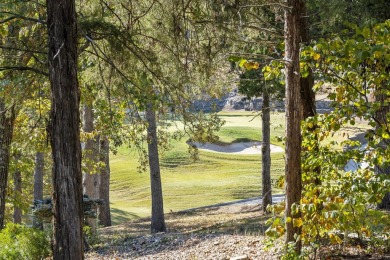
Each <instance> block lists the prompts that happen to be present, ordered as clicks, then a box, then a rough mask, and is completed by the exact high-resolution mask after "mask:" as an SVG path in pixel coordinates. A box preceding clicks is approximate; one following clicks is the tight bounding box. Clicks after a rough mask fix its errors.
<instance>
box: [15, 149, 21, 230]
mask: <svg viewBox="0 0 390 260" xmlns="http://www.w3.org/2000/svg"><path fill="white" fill-rule="evenodd" d="M19 159H20V154H18V155H16V156H15V160H16V161H17V160H19ZM13 177H14V213H13V220H14V223H16V224H21V223H22V210H21V208H20V207H19V206H18V204H19V203H18V200H19V199H20V198H21V195H22V173H21V172H20V170H19V169H16V171H15V172H14V176H13Z"/></svg>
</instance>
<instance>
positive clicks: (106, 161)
mask: <svg viewBox="0 0 390 260" xmlns="http://www.w3.org/2000/svg"><path fill="white" fill-rule="evenodd" d="M100 163H101V164H102V165H104V166H103V167H102V168H100V188H99V198H100V199H103V200H104V202H103V204H102V205H100V206H99V224H100V225H103V226H105V227H108V226H111V213H110V142H109V140H108V138H107V137H105V136H101V137H100Z"/></svg>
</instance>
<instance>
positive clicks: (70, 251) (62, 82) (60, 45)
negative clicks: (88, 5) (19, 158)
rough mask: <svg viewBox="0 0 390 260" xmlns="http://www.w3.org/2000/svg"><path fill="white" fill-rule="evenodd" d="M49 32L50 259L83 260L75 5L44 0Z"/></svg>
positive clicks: (71, 2) (65, 1)
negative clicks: (51, 182) (51, 200)
mask: <svg viewBox="0 0 390 260" xmlns="http://www.w3.org/2000/svg"><path fill="white" fill-rule="evenodd" d="M47 28H48V38H49V43H48V49H49V51H48V61H49V74H50V84H51V93H52V98H51V99H52V102H51V112H50V126H49V137H50V143H51V147H52V157H53V214H54V220H53V229H54V232H53V233H54V239H53V240H54V241H53V258H54V259H72V260H77V259H84V248H83V210H82V173H81V146H80V112H79V105H80V92H79V85H78V80H77V54H78V53H77V18H76V10H75V0H61V1H57V0H47Z"/></svg>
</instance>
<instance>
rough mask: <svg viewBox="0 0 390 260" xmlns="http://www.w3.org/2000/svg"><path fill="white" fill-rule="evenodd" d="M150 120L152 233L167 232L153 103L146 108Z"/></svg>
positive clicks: (149, 150)
mask: <svg viewBox="0 0 390 260" xmlns="http://www.w3.org/2000/svg"><path fill="white" fill-rule="evenodd" d="M146 120H147V121H148V154H149V167H150V186H151V191H152V223H151V231H152V233H158V232H165V231H166V227H165V219H164V206H163V194H162V186H161V174H160V161H159V158H158V145H157V126H156V114H155V112H154V110H153V105H152V104H151V103H148V105H147V108H146Z"/></svg>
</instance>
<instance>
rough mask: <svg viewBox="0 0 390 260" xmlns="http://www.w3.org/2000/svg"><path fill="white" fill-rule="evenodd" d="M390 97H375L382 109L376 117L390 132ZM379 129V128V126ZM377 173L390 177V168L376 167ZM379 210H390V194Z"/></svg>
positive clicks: (385, 197) (384, 144)
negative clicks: (389, 99) (388, 118)
mask: <svg viewBox="0 0 390 260" xmlns="http://www.w3.org/2000/svg"><path fill="white" fill-rule="evenodd" d="M382 88H383V89H388V86H387V85H385V84H382ZM388 98H389V96H388V95H386V94H385V93H381V94H378V95H376V96H375V101H377V102H380V104H381V107H380V109H379V110H378V111H377V112H376V113H375V117H376V120H377V122H380V124H382V125H386V126H387V127H386V128H387V131H390V129H389V127H388V126H389V122H388V120H387V115H388V114H389V113H390V106H389V105H388V104H386V101H387V100H388ZM378 127H379V126H378ZM381 145H382V149H386V148H387V147H389V145H390V140H389V139H384V140H383V141H382V144H381ZM375 172H376V173H377V174H386V175H390V166H388V165H386V166H385V165H377V166H376V167H375ZM378 209H385V210H390V193H389V192H388V193H386V194H385V196H384V197H383V199H382V201H381V203H379V204H378Z"/></svg>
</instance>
